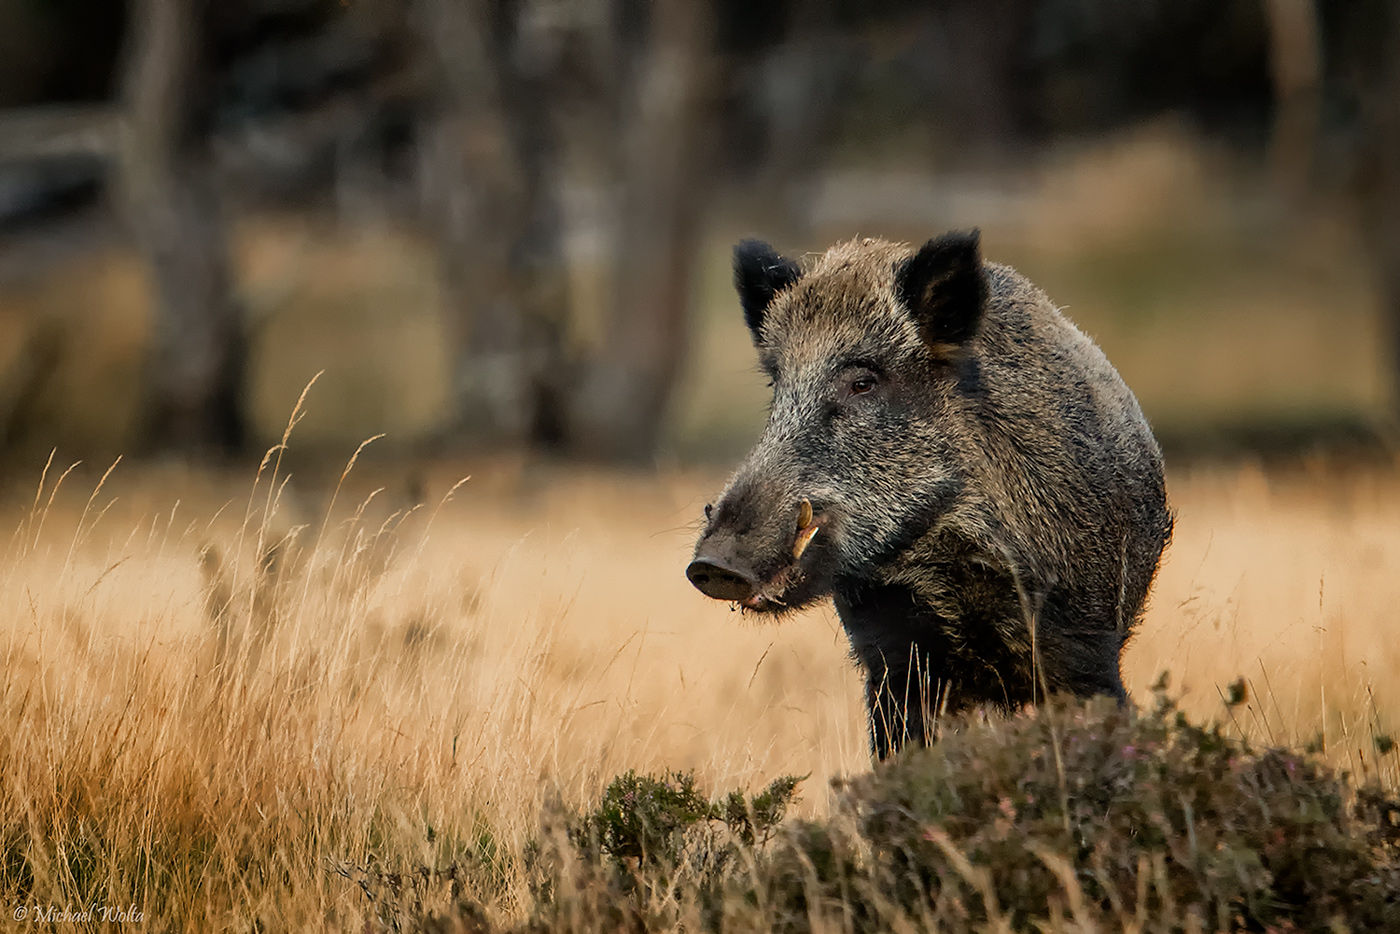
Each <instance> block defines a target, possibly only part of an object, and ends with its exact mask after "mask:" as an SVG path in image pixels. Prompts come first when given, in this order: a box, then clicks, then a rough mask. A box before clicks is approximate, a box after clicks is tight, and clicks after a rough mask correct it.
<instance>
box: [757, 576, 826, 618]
mask: <svg viewBox="0 0 1400 934" xmlns="http://www.w3.org/2000/svg"><path fill="white" fill-rule="evenodd" d="M829 596H831V581H830V579H829V578H826V577H825V576H824V575H823V576H820V577H819V576H816V575H813V574H810V573H807V574H803V575H801V576H800V577H797V576H795V575H790V574H786V573H785V574H779V575H778V577H777V578H775V579H773V580H771V581H769V582H768V583H766V584H764V585H763V586H762V587H760V588H759V591H758V593H756V594H754V595H753V596H752V597H750V598H749V599H747V600H743V601H740V602H739V607H740V609H742V610H743V611H744V612H745V613H757V614H760V615H762V616H767V617H770V618H772V619H774V620H778V619H782V618H783V617H784V616H787V615H788V614H790V613H796V612H797V611H798V610H805V609H807V608H808V607H810V606H813V605H815V604H817V603H820V602H821V601H822V600H824V599H825V598H827V597H829Z"/></svg>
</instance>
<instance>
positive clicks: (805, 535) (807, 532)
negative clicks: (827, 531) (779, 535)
mask: <svg viewBox="0 0 1400 934" xmlns="http://www.w3.org/2000/svg"><path fill="white" fill-rule="evenodd" d="M820 528H821V526H819V525H808V526H805V527H804V528H801V529H798V530H797V541H795V542H793V544H792V559H793V560H794V561H796V560H797V559H798V558H801V557H802V552H804V551H806V550H807V546H808V545H809V544H811V542H812V539H813V538H815V537H816V534H817V530H818V529H820Z"/></svg>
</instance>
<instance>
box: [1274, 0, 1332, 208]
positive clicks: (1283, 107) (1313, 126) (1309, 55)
mask: <svg viewBox="0 0 1400 934" xmlns="http://www.w3.org/2000/svg"><path fill="white" fill-rule="evenodd" d="M1265 10H1266V13H1267V17H1268V23H1269V71H1270V76H1271V79H1272V81H1273V88H1274V128H1273V139H1272V140H1271V142H1270V152H1269V159H1270V162H1271V163H1272V165H1271V169H1272V171H1273V174H1274V178H1275V181H1276V182H1277V184H1278V185H1279V187H1280V188H1281V189H1282V190H1283V191H1284V192H1285V193H1286V194H1288V195H1289V196H1291V197H1293V198H1295V199H1296V198H1301V197H1302V196H1303V195H1304V194H1306V193H1307V190H1308V187H1309V182H1310V179H1311V176H1312V165H1313V154H1314V151H1315V149H1316V146H1317V133H1318V129H1319V126H1320V120H1321V117H1320V112H1321V106H1322V43H1321V39H1320V36H1319V32H1318V28H1319V27H1318V20H1317V8H1316V6H1315V4H1314V0H1266V3H1265Z"/></svg>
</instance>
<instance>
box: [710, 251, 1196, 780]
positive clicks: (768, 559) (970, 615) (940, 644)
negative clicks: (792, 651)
mask: <svg viewBox="0 0 1400 934" xmlns="http://www.w3.org/2000/svg"><path fill="white" fill-rule="evenodd" d="M735 284H736V286H737V288H738V291H739V295H740V299H741V304H742V305H743V309H744V317H745V321H746V322H747V323H748V325H749V328H750V330H751V331H752V333H753V337H754V343H755V346H756V347H757V350H758V355H759V360H760V362H761V364H762V366H763V368H764V370H765V371H766V372H767V373H768V375H769V377H770V379H771V380H772V383H773V405H772V413H771V415H770V417H769V421H768V426H767V428H766V430H765V431H764V433H763V437H762V438H761V439H760V440H759V442H758V444H757V446H756V447H755V448H754V450H753V452H752V453H751V454H750V455H749V457H748V459H747V460H746V461H745V463H744V464H743V465H742V466H741V467H740V468H739V470H738V471H737V472H736V473H735V475H734V477H733V478H732V479H731V480H730V482H729V485H728V487H727V488H726V489H725V491H724V493H723V495H721V497H720V498H719V500H718V501H717V502H716V503H715V504H714V506H713V508H712V509H709V510H707V514H708V520H707V522H706V525H705V530H704V532H703V534H702V535H701V537H700V541H699V543H698V544H697V545H696V550H695V560H694V561H693V562H692V563H691V565H690V567H689V568H688V569H687V574H688V576H689V577H690V579H691V581H692V582H693V583H694V584H695V586H696V587H698V588H699V589H700V590H702V591H703V592H705V593H706V594H708V595H710V596H713V597H716V598H718V599H724V600H733V601H736V602H738V603H739V604H740V605H742V606H743V607H745V608H746V609H748V610H752V611H755V612H760V613H772V614H781V613H785V612H790V611H793V610H796V609H799V608H801V607H804V606H809V605H811V604H813V603H815V602H817V601H819V600H822V599H825V598H827V597H832V598H833V599H834V602H835V605H836V609H837V612H838V613H839V614H840V617H841V622H842V624H843V626H844V627H845V629H846V633H847V635H848V636H849V637H850V642H851V650H852V654H853V655H854V657H855V659H856V660H857V662H858V663H859V664H860V665H861V666H862V667H863V668H864V671H865V675H866V701H867V705H868V708H869V713H870V728H871V745H872V749H873V751H874V752H875V754H876V755H877V756H879V757H880V758H884V757H885V756H887V755H889V754H890V753H891V752H893V751H894V750H896V749H898V748H899V747H900V746H901V745H903V744H904V743H905V742H909V741H913V742H919V743H923V742H928V741H930V740H931V739H932V738H933V736H934V735H935V733H936V727H937V718H938V716H939V714H940V713H942V712H945V711H954V710H959V709H964V708H967V707H972V706H979V705H993V706H996V707H1000V708H1005V709H1011V708H1015V707H1017V706H1020V705H1022V704H1025V703H1029V702H1033V701H1034V700H1035V699H1036V698H1037V697H1038V696H1040V695H1041V693H1042V692H1043V691H1045V690H1049V691H1063V692H1070V693H1074V694H1078V695H1084V696H1087V695H1093V694H1108V695H1111V696H1114V697H1117V698H1120V699H1126V697H1127V695H1126V693H1125V691H1124V689H1123V682H1122V678H1121V676H1120V673H1119V657H1120V655H1121V653H1122V650H1123V646H1124V644H1125V643H1126V641H1127V639H1128V637H1129V636H1130V634H1131V633H1132V630H1133V627H1134V626H1135V625H1136V624H1137V622H1138V620H1139V618H1140V616H1141V615H1142V610H1143V604H1144V602H1145V600H1146V598H1147V591H1148V588H1149V586H1150V585H1151V583H1152V578H1153V576H1154V574H1155V573H1156V570H1157V564H1158V560H1159V559H1160V557H1161V554H1162V550H1163V548H1165V547H1166V544H1167V542H1168V540H1169V539H1170V537H1171V528H1172V517H1171V513H1170V512H1169V510H1168V508H1167V502H1166V489H1165V484H1164V479H1163V471H1162V454H1161V450H1160V449H1159V448H1158V446H1157V442H1156V441H1155V440H1154V439H1153V436H1152V432H1151V429H1150V428H1149V427H1148V424H1147V421H1146V419H1145V418H1144V417H1143V414H1142V411H1141V409H1139V407H1138V404H1137V400H1136V399H1135V398H1134V397H1133V394H1132V393H1131V392H1130V391H1129V390H1128V388H1127V386H1125V385H1124V383H1123V381H1122V379H1121V378H1120V377H1119V376H1118V373H1117V371H1115V370H1114V369H1113V367H1112V365H1110V364H1109V362H1108V360H1107V359H1106V358H1105V357H1104V355H1103V353H1102V352H1101V351H1100V350H1099V349H1098V347H1096V346H1095V345H1094V344H1093V342H1092V341H1090V340H1089V339H1088V338H1087V337H1085V336H1084V335H1083V334H1082V333H1080V332H1079V330H1078V329H1076V328H1075V327H1074V325H1073V324H1071V323H1070V322H1069V321H1068V320H1067V319H1066V318H1065V317H1064V316H1063V315H1061V314H1060V312H1059V311H1058V310H1057V309H1056V308H1055V306H1054V305H1053V304H1051V302H1050V300H1049V299H1048V298H1047V297H1046V296H1045V294H1044V293H1042V292H1041V291H1040V290H1038V289H1036V288H1035V287H1034V286H1033V285H1031V284H1030V283H1029V282H1028V281H1026V280H1025V279H1024V278H1023V277H1021V276H1020V275H1019V274H1017V273H1016V272H1015V270H1013V269H1011V268H1009V267H1006V266H998V265H995V264H989V263H984V262H983V260H982V257H981V252H980V246H979V239H978V235H977V233H976V232H975V231H974V232H972V233H952V234H947V235H945V236H943V237H940V238H938V239H935V240H930V241H929V242H928V243H927V244H925V245H924V246H923V247H921V248H919V249H917V250H915V249H912V248H910V247H908V246H906V245H902V244H896V243H890V242H887V241H883V240H861V241H852V242H849V243H842V244H838V245H836V246H834V247H832V248H831V249H830V250H828V251H827V252H826V253H825V254H824V255H822V256H820V257H819V258H817V259H816V260H815V261H813V262H810V263H809V264H807V265H806V266H805V268H804V267H803V266H802V265H799V264H798V263H796V262H794V261H793V260H790V259H785V258H784V257H782V256H781V255H780V254H778V253H777V252H776V251H775V250H774V249H773V248H772V247H770V246H768V245H767V244H765V243H761V242H758V241H745V242H743V243H741V244H740V245H739V246H738V247H737V248H736V249H735Z"/></svg>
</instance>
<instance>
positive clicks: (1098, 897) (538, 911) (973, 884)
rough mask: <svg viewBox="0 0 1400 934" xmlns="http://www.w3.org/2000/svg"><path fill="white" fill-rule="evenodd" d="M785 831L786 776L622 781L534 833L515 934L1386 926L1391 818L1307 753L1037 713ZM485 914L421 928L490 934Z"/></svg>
mask: <svg viewBox="0 0 1400 934" xmlns="http://www.w3.org/2000/svg"><path fill="white" fill-rule="evenodd" d="M942 736H943V738H942V739H941V740H940V741H939V742H938V743H937V744H936V745H934V746H933V747H931V748H928V749H918V750H909V751H907V752H905V753H903V754H902V755H900V756H899V757H897V758H895V759H894V760H893V761H891V762H889V763H887V764H884V765H882V766H879V767H877V768H876V769H875V770H874V771H873V772H871V773H868V774H865V775H860V776H857V777H853V778H851V779H848V780H845V781H843V782H840V783H838V784H837V785H836V786H835V787H834V789H833V793H834V796H835V797H834V799H833V808H832V813H831V814H830V816H829V817H826V818H823V819H820V820H789V821H786V822H782V823H781V824H780V821H782V817H783V813H784V811H785V810H786V807H787V805H788V804H789V803H790V802H791V800H792V796H793V792H794V789H795V788H796V783H797V781H798V780H797V779H794V778H792V777H785V778H783V779H780V780H779V781H777V782H775V783H774V784H773V785H771V786H770V787H769V788H768V789H766V790H765V791H764V792H762V793H761V794H759V795H754V796H746V795H744V794H742V793H739V792H734V793H731V794H728V795H724V796H717V797H710V796H707V795H706V794H705V793H704V792H703V791H701V790H700V789H699V788H698V787H697V786H696V784H695V781H694V779H693V777H692V776H689V775H681V774H674V775H670V776H665V777H661V778H657V777H652V776H644V775H637V774H635V773H630V772H629V773H628V774H626V775H623V776H620V777H619V778H617V779H616V780H614V781H613V783H612V784H611V785H610V786H609V787H608V789H607V791H606V792H605V793H604V795H603V797H602V800H601V801H600V803H599V804H598V806H597V807H596V808H594V809H593V810H591V811H589V812H586V813H584V814H581V815H569V814H567V813H564V812H560V813H559V814H556V815H554V816H552V817H551V818H549V819H547V820H546V822H545V829H544V830H543V832H542V836H541V839H542V840H546V841H548V840H553V841H555V842H554V843H553V844H548V845H540V844H536V845H535V846H534V847H533V848H532V852H531V854H530V856H529V859H530V860H531V861H532V867H533V868H532V872H534V873H535V878H536V886H535V890H534V891H535V895H536V897H535V902H534V904H533V905H531V906H530V908H529V920H528V921H527V922H525V923H524V929H527V930H531V931H541V932H542V931H570V932H573V931H577V932H583V931H623V930H625V931H680V930H685V931H695V930H709V931H745V932H748V931H754V932H756V931H783V932H808V931H829V930H830V931H849V932H876V931H890V930H908V931H930V932H934V931H937V932H963V931H967V932H972V931H979V932H980V931H1063V932H1069V931H1089V930H1096V931H1133V932H1138V934H1156V932H1163V934H1166V932H1178V931H1261V932H1286V931H1315V930H1317V931H1353V932H1361V931H1393V930H1400V859H1397V856H1398V855H1400V853H1398V852H1397V844H1398V843H1400V802H1397V801H1396V800H1395V799H1394V797H1392V796H1391V795H1389V794H1388V793H1387V792H1385V791H1383V790H1382V789H1380V788H1377V787H1365V788H1361V789H1353V788H1352V787H1351V786H1350V785H1349V783H1348V781H1347V778H1346V776H1345V775H1343V774H1340V773H1338V772H1336V771H1334V770H1332V769H1330V768H1329V767H1327V766H1326V765H1324V764H1322V762H1321V761H1320V760H1319V759H1317V758H1316V757H1315V756H1314V755H1312V754H1310V753H1306V752H1302V753H1299V752H1293V751H1289V750H1281V749H1255V748H1252V747H1251V746H1250V745H1249V744H1247V743H1245V742H1243V741H1241V740H1239V739H1236V738H1234V737H1232V736H1230V735H1228V734H1227V732H1226V731H1225V730H1224V729H1222V728H1221V727H1219V726H1201V725H1197V724H1193V723H1191V722H1189V721H1188V720H1187V719H1186V718H1185V717H1184V716H1182V715H1181V714H1180V713H1178V711H1177V710H1176V709H1175V707H1174V706H1173V704H1172V703H1171V702H1170V701H1168V700H1166V699H1165V698H1163V697H1159V698H1158V701H1157V704H1156V706H1155V707H1154V708H1153V709H1152V710H1151V711H1150V712H1137V711H1134V710H1133V709H1131V708H1126V707H1120V706H1118V705H1117V704H1115V703H1113V702H1111V701H1108V700H1103V701H1093V702H1089V703H1080V702H1073V701H1053V702H1050V703H1047V704H1044V705H1042V706H1040V707H1038V708H1036V709H1034V710H1028V711H1026V712H1023V713H1021V714H1019V715H1017V716H1013V717H1010V718H998V717H987V716H968V717H963V718H958V719H955V720H953V721H951V722H948V723H946V724H945V729H944V731H943V734H942ZM485 919H486V914H485V913H483V912H482V911H481V910H480V907H479V906H477V905H475V904H472V903H470V902H469V901H464V902H461V903H459V906H458V911H457V914H455V915H452V914H449V915H445V916H435V917H433V918H432V919H431V923H430V924H429V925H428V926H429V927H430V928H431V929H434V930H454V929H455V930H472V931H489V930H493V928H492V927H490V925H489V924H488V922H487V921H486V920H485Z"/></svg>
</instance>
